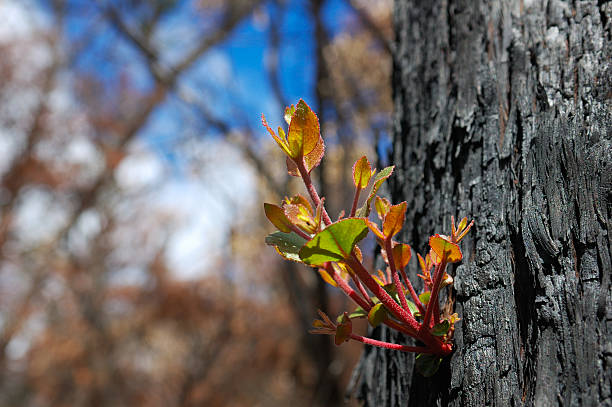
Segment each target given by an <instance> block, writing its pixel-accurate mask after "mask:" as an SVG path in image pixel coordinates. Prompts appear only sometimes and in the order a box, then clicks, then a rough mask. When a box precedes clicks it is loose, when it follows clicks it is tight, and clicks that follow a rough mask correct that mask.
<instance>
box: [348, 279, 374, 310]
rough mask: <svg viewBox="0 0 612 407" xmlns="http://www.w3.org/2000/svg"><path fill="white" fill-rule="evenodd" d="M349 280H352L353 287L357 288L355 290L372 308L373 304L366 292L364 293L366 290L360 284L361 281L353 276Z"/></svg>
mask: <svg viewBox="0 0 612 407" xmlns="http://www.w3.org/2000/svg"><path fill="white" fill-rule="evenodd" d="M351 278H352V279H353V282H354V283H355V286H356V287H357V289H358V290H359V292H360V293H361V295H363V298H365V300H366V301H367V302H368V304H370V306H374V303H373V302H372V300H371V299H370V296H369V295H368V292H367V291H366V289H365V287H364V286H363V284H361V281H359V279H358V278H357V276H355V275H354V274H351Z"/></svg>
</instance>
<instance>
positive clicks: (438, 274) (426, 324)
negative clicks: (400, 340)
mask: <svg viewBox="0 0 612 407" xmlns="http://www.w3.org/2000/svg"><path fill="white" fill-rule="evenodd" d="M445 269H446V256H444V257H443V258H442V260H441V261H440V264H438V266H437V267H436V269H435V274H434V281H433V286H432V289H431V296H430V297H429V302H428V303H427V311H425V317H424V318H423V325H422V328H423V329H427V330H429V328H430V322H431V316H432V313H433V311H434V308H435V307H434V304H436V303H437V302H438V293H439V292H440V283H441V282H442V276H443V275H444V270H445Z"/></svg>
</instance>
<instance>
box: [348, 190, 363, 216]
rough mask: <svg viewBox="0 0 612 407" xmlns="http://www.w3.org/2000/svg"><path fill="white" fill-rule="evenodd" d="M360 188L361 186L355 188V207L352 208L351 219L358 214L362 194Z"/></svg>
mask: <svg viewBox="0 0 612 407" xmlns="http://www.w3.org/2000/svg"><path fill="white" fill-rule="evenodd" d="M360 187H361V185H359V186H357V187H356V188H355V196H354V197H353V207H352V208H351V215H350V216H349V217H350V218H352V217H353V216H355V212H357V203H358V202H359V194H360V193H361V188H360Z"/></svg>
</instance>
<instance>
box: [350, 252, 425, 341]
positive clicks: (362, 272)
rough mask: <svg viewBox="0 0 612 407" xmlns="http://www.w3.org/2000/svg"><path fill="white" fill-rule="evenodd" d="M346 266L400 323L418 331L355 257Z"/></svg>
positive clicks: (402, 310)
mask: <svg viewBox="0 0 612 407" xmlns="http://www.w3.org/2000/svg"><path fill="white" fill-rule="evenodd" d="M347 264H348V265H349V266H350V267H351V268H352V269H353V271H354V272H355V273H356V274H357V277H359V279H360V280H361V281H363V283H364V284H365V285H366V287H368V288H369V289H370V291H372V293H374V295H375V296H376V297H377V298H378V299H379V300H380V302H382V303H383V304H384V306H385V307H387V309H388V310H389V311H391V312H392V313H393V314H395V316H397V318H399V319H400V321H402V322H404V323H406V324H407V325H408V326H409V327H410V328H412V329H414V330H415V331H419V328H420V326H419V323H418V322H417V321H416V319H414V317H413V316H412V315H411V314H410V312H409V311H406V310H405V309H403V308H402V307H400V306H399V304H398V303H396V302H395V301H394V300H393V298H391V296H390V295H389V294H387V292H386V291H385V290H384V289H383V288H382V287H381V286H380V285H379V284H378V283H377V282H376V280H374V279H373V278H372V276H370V273H368V271H367V270H366V269H365V268H364V267H363V265H362V264H361V263H360V262H359V260H358V259H357V258H355V256H352V258H351V259H349V260H348V261H347Z"/></svg>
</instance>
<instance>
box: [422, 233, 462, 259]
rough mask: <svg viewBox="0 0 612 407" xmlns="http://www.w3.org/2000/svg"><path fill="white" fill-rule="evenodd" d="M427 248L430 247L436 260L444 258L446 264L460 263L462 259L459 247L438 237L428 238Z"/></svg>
mask: <svg viewBox="0 0 612 407" xmlns="http://www.w3.org/2000/svg"><path fill="white" fill-rule="evenodd" d="M429 246H431V250H432V251H433V252H434V253H435V254H436V255H437V256H438V258H440V259H444V258H446V261H447V262H448V263H456V262H458V261H461V259H462V258H463V254H462V253H461V249H459V246H458V245H456V244H455V243H451V242H450V241H448V240H447V239H445V238H443V237H442V236H440V235H435V236H432V237H430V238H429ZM432 260H434V259H432ZM435 260H438V259H435Z"/></svg>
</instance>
